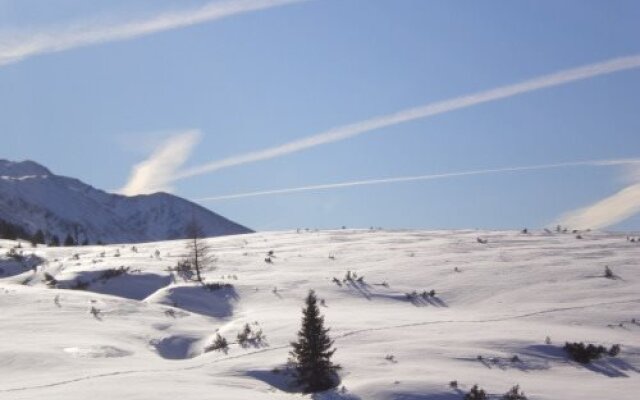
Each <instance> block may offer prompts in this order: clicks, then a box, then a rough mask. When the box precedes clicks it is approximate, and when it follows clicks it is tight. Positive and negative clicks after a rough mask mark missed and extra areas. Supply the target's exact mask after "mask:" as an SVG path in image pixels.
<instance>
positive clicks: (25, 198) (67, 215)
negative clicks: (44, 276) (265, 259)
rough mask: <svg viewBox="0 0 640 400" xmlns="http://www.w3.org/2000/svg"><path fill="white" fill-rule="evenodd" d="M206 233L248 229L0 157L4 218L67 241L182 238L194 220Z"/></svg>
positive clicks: (177, 203)
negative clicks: (106, 189)
mask: <svg viewBox="0 0 640 400" xmlns="http://www.w3.org/2000/svg"><path fill="white" fill-rule="evenodd" d="M194 218H195V220H196V221H197V222H198V224H199V225H200V226H201V227H202V230H203V234H204V235H205V236H221V235H233V234H241V233H249V232H251V230H250V229H248V228H246V227H244V226H241V225H239V224H237V223H235V222H232V221H230V220H228V219H226V218H224V217H222V216H220V215H218V214H216V213H213V212H211V211H209V210H207V209H205V208H203V207H201V206H199V205H197V204H195V203H192V202H190V201H187V200H185V199H182V198H180V197H177V196H173V195H171V194H167V193H154V194H151V195H141V196H132V197H127V196H121V195H117V194H111V193H107V192H104V191H102V190H98V189H95V188H93V187H92V186H90V185H87V184H85V183H83V182H81V181H79V180H77V179H74V178H69V177H64V176H58V175H55V174H53V173H52V172H51V171H49V170H48V169H47V168H45V167H43V166H42V165H39V164H37V163H35V162H33V161H22V162H12V161H6V160H0V220H4V221H6V222H9V223H11V224H15V225H18V226H20V227H23V228H24V229H25V230H26V231H27V232H29V233H31V234H33V233H35V232H36V231H37V230H39V229H40V230H42V231H44V232H46V233H47V234H48V235H49V236H50V237H52V236H53V235H56V236H58V237H59V238H60V240H64V238H65V237H66V236H67V235H69V234H70V235H71V236H72V237H74V238H76V239H77V240H78V241H79V242H83V241H85V240H86V241H88V242H89V243H96V242H103V243H125V242H147V241H157V240H169V239H179V238H183V237H184V235H185V231H186V226H187V225H188V224H189V223H190V222H191V221H192V219H194Z"/></svg>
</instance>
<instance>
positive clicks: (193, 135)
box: [119, 130, 201, 196]
mask: <svg viewBox="0 0 640 400" xmlns="http://www.w3.org/2000/svg"><path fill="white" fill-rule="evenodd" d="M200 137H201V133H200V131H198V130H189V131H184V132H181V133H178V134H174V135H172V136H171V137H169V138H168V139H166V140H165V141H164V142H163V143H162V144H160V145H159V146H158V147H157V148H156V150H155V151H154V152H153V153H152V154H151V156H149V158H148V159H146V160H145V161H143V162H141V163H139V164H137V165H135V166H134V167H133V170H132V171H131V176H130V178H129V181H128V182H127V184H126V185H125V186H124V187H123V188H121V189H120V190H119V193H121V194H124V195H126V196H134V195H138V194H150V193H155V192H171V190H172V187H171V186H170V183H171V181H172V178H173V175H174V174H175V172H176V171H177V170H178V168H180V167H181V166H182V164H184V162H185V161H186V160H187V159H188V158H189V155H190V154H191V151H192V150H193V147H194V146H195V145H196V143H198V141H199V140H200Z"/></svg>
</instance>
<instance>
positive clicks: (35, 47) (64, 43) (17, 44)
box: [0, 0, 306, 66]
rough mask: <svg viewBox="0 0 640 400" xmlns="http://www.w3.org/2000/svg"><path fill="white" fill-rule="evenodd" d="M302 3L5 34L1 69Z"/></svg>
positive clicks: (269, 0)
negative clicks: (37, 58) (55, 54)
mask: <svg viewBox="0 0 640 400" xmlns="http://www.w3.org/2000/svg"><path fill="white" fill-rule="evenodd" d="M301 1H306V0H225V1H217V2H211V3H207V4H206V5H204V6H202V7H200V8H194V9H191V10H182V11H172V12H164V13H161V14H157V15H153V16H150V17H147V18H143V19H138V20H131V21H124V22H117V23H104V22H103V23H100V22H97V23H96V22H94V23H92V24H89V23H85V24H82V25H74V26H67V27H55V28H49V29H48V30H44V31H39V32H30V33H27V34H25V33H21V32H17V33H13V34H11V33H7V32H5V33H4V34H3V35H2V36H0V66H2V65H7V64H11V63H15V62H18V61H20V60H23V59H25V58H28V57H32V56H35V55H39V54H45V53H53V52H59V51H64V50H68V49H72V48H77V47H82V46H88V45H94V44H100V43H105V42H111V41H118V40H126V39H132V38H135V37H138V36H143V35H150V34H153V33H157V32H162V31H166V30H170V29H176V28H182V27H186V26H190V25H196V24H200V23H204V22H209V21H213V20H216V19H220V18H225V17H229V16H232V15H236V14H243V13H248V12H252V11H258V10H263V9H267V8H271V7H277V6H282V5H286V4H291V3H299V2H301Z"/></svg>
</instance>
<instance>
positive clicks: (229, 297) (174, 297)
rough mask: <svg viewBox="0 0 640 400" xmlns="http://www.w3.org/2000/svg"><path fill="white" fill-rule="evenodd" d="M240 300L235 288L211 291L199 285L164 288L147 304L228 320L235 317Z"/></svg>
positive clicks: (150, 298)
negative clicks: (234, 311)
mask: <svg viewBox="0 0 640 400" xmlns="http://www.w3.org/2000/svg"><path fill="white" fill-rule="evenodd" d="M239 299H240V297H239V295H238V293H237V292H236V290H235V288H234V287H233V286H225V287H221V288H219V289H213V290H210V289H207V288H206V287H205V286H202V285H199V284H190V285H174V286H168V287H166V288H162V289H160V290H158V291H157V292H155V293H154V294H152V295H151V296H149V297H147V298H146V299H145V302H147V303H156V304H164V305H168V306H173V307H177V308H181V309H183V310H187V311H190V312H193V313H197V314H202V315H207V316H210V317H214V318H228V317H231V316H232V315H233V309H234V306H235V304H236V303H237V302H238V301H239Z"/></svg>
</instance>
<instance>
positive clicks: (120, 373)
mask: <svg viewBox="0 0 640 400" xmlns="http://www.w3.org/2000/svg"><path fill="white" fill-rule="evenodd" d="M627 303H640V298H639V299H633V300H623V301H610V302H601V303H594V304H587V305H583V306H572V307H556V308H550V309H547V310H542V311H535V312H529V313H525V314H518V315H511V316H504V317H496V318H488V319H479V320H441V321H424V322H415V323H409V324H399V325H389V326H383V327H378V328H369V329H358V330H354V331H349V332H345V333H342V334H339V335H335V336H334V339H344V338H347V337H350V336H355V335H360V334H363V333H368V332H377V331H384V330H393V329H401V328H411V327H418V326H428V325H442V324H452V323H453V324H455V323H458V324H467V323H471V324H474V323H475V324H483V323H492V322H502V321H509V320H514V319H520V318H528V317H534V316H537V315H544V314H551V313H556V312H564V311H572V310H580V309H585V308H592V307H600V306H608V305H614V304H627ZM288 347H289V345H288V344H287V345H280V346H275V347H268V348H264V349H260V350H256V351H252V352H249V353H243V354H237V355H234V356H228V357H224V358H218V359H215V360H211V361H207V362H203V363H199V364H195V365H190V366H185V367H179V368H156V369H138V370H125V371H113V372H105V373H101V374H95V375H87V376H83V377H79V378H73V379H66V380H61V381H57V382H51V383H46V384H41V385H32V386H22V387H15V388H6V389H0V393H11V392H22V391H27V390H37V389H47V388H52V387H57V386H64V385H69V384H73V383H78V382H83V381H89V380H94V379H101V378H109V377H114V376H124V375H136V374H154V373H163V372H175V371H190V370H195V369H199V368H203V367H206V366H208V365H214V364H219V363H223V362H225V361H229V360H235V359H238V358H245V357H250V356H253V355H256V354H261V353H267V352H272V351H277V350H282V349H286V348H288Z"/></svg>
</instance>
